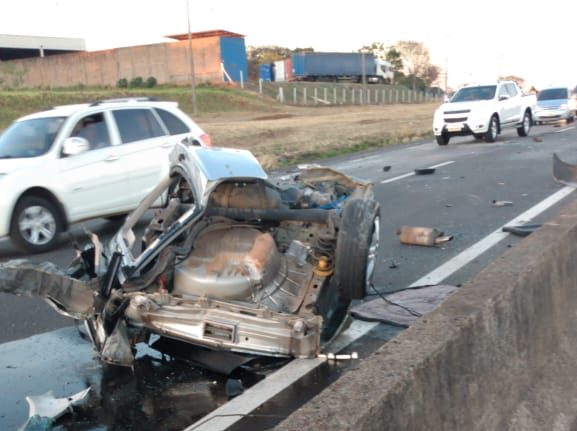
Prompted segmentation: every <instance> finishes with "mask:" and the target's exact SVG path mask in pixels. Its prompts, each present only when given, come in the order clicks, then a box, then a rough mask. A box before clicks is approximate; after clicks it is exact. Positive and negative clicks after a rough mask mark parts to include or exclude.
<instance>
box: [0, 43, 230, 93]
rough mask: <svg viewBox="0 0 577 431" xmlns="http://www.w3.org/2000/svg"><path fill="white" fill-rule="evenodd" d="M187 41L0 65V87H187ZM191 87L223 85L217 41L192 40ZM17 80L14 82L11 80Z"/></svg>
mask: <svg viewBox="0 0 577 431" xmlns="http://www.w3.org/2000/svg"><path fill="white" fill-rule="evenodd" d="M188 46H189V45H188V41H187V40H185V41H177V42H168V43H160V44H154V45H143V46H135V47H127V48H116V49H111V50H105V51H95V52H79V53H72V54H62V55H54V56H49V57H44V58H40V57H38V58H28V59H22V60H12V61H6V62H2V63H0V82H4V85H8V86H12V85H15V84H14V83H15V82H16V81H18V80H20V81H21V85H22V86H24V87H67V86H72V85H78V84H84V85H87V86H106V85H108V86H115V85H116V83H117V81H118V80H119V79H121V78H125V79H127V80H128V81H130V80H131V79H132V78H136V77H138V76H140V77H142V78H143V79H146V78H148V77H150V76H153V77H154V78H156V80H157V82H158V83H159V84H176V85H186V84H190V76H191V74H190V60H189V48H188ZM192 50H193V53H194V68H195V76H196V81H197V82H206V81H211V82H223V78H222V73H221V70H220V63H221V59H220V38H219V37H218V36H215V37H207V38H203V39H193V40H192ZM17 77H18V79H16V78H17Z"/></svg>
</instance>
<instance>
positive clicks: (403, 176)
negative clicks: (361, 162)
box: [381, 160, 455, 184]
mask: <svg viewBox="0 0 577 431" xmlns="http://www.w3.org/2000/svg"><path fill="white" fill-rule="evenodd" d="M452 163H455V161H454V160H450V161H448V162H443V163H439V164H438V165H433V166H429V169H436V168H440V167H441V166H447V165H450V164H452ZM412 175H415V172H408V173H406V174H403V175H399V176H398V177H393V178H389V179H388V180H383V181H381V184H388V183H392V182H393V181H397V180H402V179H403V178H407V177H410V176H412Z"/></svg>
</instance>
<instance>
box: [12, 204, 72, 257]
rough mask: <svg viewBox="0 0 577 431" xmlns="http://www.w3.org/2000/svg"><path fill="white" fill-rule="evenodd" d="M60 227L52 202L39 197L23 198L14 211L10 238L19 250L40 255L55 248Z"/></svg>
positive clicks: (57, 214) (60, 230)
mask: <svg viewBox="0 0 577 431" xmlns="http://www.w3.org/2000/svg"><path fill="white" fill-rule="evenodd" d="M62 226H63V223H62V219H61V217H60V214H59V212H58V210H57V209H56V207H55V206H54V204H53V203H52V202H50V201H49V200H47V199H45V198H42V197H39V196H25V197H24V198H22V199H21V200H20V202H18V205H16V209H15V210H14V214H13V216H12V223H11V225H10V237H11V239H12V242H13V243H14V245H15V246H16V248H18V249H19V250H21V251H24V252H31V253H40V252H43V251H48V250H50V249H52V248H53V247H54V246H55V244H56V241H57V240H58V235H59V234H60V232H62Z"/></svg>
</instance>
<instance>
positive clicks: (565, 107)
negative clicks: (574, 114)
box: [560, 103, 569, 109]
mask: <svg viewBox="0 0 577 431" xmlns="http://www.w3.org/2000/svg"><path fill="white" fill-rule="evenodd" d="M568 107H569V105H567V104H566V103H563V104H562V105H561V106H560V108H561V109H567V108H568Z"/></svg>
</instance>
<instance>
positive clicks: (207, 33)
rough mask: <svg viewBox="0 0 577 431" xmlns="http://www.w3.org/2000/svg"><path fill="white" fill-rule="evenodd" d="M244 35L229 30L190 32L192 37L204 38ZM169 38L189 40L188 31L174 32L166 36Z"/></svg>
mask: <svg viewBox="0 0 577 431" xmlns="http://www.w3.org/2000/svg"><path fill="white" fill-rule="evenodd" d="M219 36H220V37H244V34H239V33H233V32H232V31H227V30H209V31H198V32H195V33H190V37H191V39H202V38H205V37H219ZM165 37H168V38H169V39H176V40H188V33H183V34H174V35H171V36H165Z"/></svg>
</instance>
